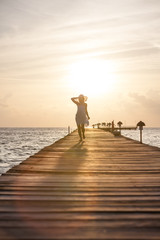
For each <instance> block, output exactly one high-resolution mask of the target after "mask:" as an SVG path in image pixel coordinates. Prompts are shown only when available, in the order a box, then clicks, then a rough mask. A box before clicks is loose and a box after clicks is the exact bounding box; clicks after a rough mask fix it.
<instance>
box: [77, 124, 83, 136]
mask: <svg viewBox="0 0 160 240" xmlns="http://www.w3.org/2000/svg"><path fill="white" fill-rule="evenodd" d="M78 134H79V137H80V140H82V133H81V125H78Z"/></svg>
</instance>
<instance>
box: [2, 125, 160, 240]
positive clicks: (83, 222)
mask: <svg viewBox="0 0 160 240" xmlns="http://www.w3.org/2000/svg"><path fill="white" fill-rule="evenodd" d="M0 239H4V240H6V239H9V240H24V239H30V240H34V239H36V240H39V239H41V240H42V239H44V240H49V239H54V240H68V239H74V240H83V239H86V240H96V239H97V240H102V239H108V240H111V239H121V240H126V239H128V240H129V239H130V240H134V239H137V240H142V239H143V240H144V239H148V240H152V239H160V149H159V148H156V147H151V146H147V145H144V144H140V143H138V142H136V141H133V140H129V139H127V138H124V137H114V136H113V135H112V134H111V133H109V132H105V131H103V130H100V129H87V131H86V140H85V141H84V142H81V143H78V136H77V132H73V133H71V134H70V135H68V136H66V137H65V138H63V139H61V140H60V141H58V142H56V143H55V144H53V145H51V146H49V147H46V148H44V149H42V150H41V151H40V152H39V153H37V154H35V155H34V156H32V157H30V158H28V159H27V160H26V161H24V162H23V163H21V164H20V165H19V166H16V167H14V168H12V169H11V170H10V171H8V172H7V173H6V174H4V175H2V176H1V177H0Z"/></svg>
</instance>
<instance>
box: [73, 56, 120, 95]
mask: <svg viewBox="0 0 160 240" xmlns="http://www.w3.org/2000/svg"><path fill="white" fill-rule="evenodd" d="M69 72H70V73H69V82H70V87H71V88H72V89H73V90H74V91H76V92H77V93H83V94H86V95H87V96H88V95H89V96H90V95H99V94H104V93H108V92H111V91H113V89H114V86H115V82H116V78H115V66H114V64H113V63H112V62H111V61H105V60H97V59H96V60H95V59H89V60H84V61H79V62H75V63H73V64H71V65H70V68H69Z"/></svg>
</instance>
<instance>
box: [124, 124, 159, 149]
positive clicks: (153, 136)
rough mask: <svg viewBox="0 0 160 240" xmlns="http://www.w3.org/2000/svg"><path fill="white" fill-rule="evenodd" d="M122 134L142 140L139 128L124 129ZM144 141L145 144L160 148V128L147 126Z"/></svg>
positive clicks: (143, 136)
mask: <svg viewBox="0 0 160 240" xmlns="http://www.w3.org/2000/svg"><path fill="white" fill-rule="evenodd" d="M121 133H122V135H123V136H125V137H128V138H131V139H134V140H137V141H139V140H140V131H139V129H137V130H123V131H122V132H121ZM142 141H143V143H145V144H148V145H151V146H155V147H159V148H160V128H145V127H144V129H143V131H142Z"/></svg>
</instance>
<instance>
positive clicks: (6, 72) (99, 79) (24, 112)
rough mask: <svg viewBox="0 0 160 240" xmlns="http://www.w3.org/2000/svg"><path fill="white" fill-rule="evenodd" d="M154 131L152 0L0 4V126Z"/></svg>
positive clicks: (159, 52)
mask: <svg viewBox="0 0 160 240" xmlns="http://www.w3.org/2000/svg"><path fill="white" fill-rule="evenodd" d="M79 94H84V95H86V96H88V111H89V115H90V118H91V119H90V124H93V123H97V122H111V121H112V120H115V123H117V122H118V121H119V120H121V121H122V122H123V123H124V124H125V125H135V124H136V123H137V122H138V121H140V120H142V121H144V122H145V123H146V125H147V126H148V127H156V126H157V127H160V0H0V127H66V126H68V125H70V126H71V127H74V126H75V119H74V118H75V113H76V106H75V105H74V104H73V103H72V102H71V100H70V99H71V97H76V96H78V95H79Z"/></svg>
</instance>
